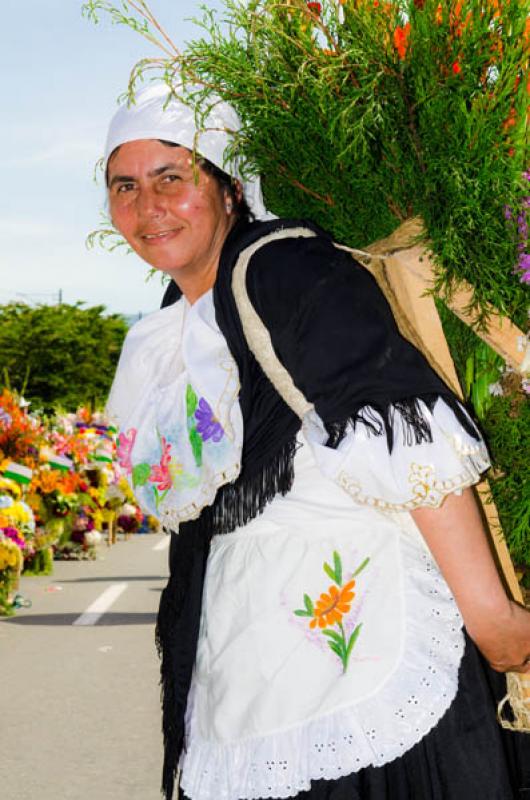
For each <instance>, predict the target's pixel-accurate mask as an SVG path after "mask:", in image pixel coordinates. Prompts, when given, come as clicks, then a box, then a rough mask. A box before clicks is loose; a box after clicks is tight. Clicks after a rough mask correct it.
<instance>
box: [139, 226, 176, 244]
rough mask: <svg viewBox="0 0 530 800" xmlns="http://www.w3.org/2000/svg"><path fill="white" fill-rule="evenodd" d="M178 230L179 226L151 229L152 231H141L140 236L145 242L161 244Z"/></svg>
mask: <svg viewBox="0 0 530 800" xmlns="http://www.w3.org/2000/svg"><path fill="white" fill-rule="evenodd" d="M180 231H181V228H171V229H169V230H166V231H153V232H152V233H143V234H142V236H141V238H142V239H143V241H144V242H146V243H147V244H163V243H164V242H167V241H168V240H169V239H172V238H173V237H174V236H176V235H177V234H178V233H180Z"/></svg>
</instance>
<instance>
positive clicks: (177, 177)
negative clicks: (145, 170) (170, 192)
mask: <svg viewBox="0 0 530 800" xmlns="http://www.w3.org/2000/svg"><path fill="white" fill-rule="evenodd" d="M178 180H180V175H175V174H173V173H171V172H170V173H169V174H167V175H164V176H163V178H162V183H175V181H178Z"/></svg>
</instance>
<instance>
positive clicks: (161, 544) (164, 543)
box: [153, 533, 171, 550]
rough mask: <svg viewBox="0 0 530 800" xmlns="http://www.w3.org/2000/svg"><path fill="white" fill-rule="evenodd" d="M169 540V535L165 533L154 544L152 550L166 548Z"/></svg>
mask: <svg viewBox="0 0 530 800" xmlns="http://www.w3.org/2000/svg"><path fill="white" fill-rule="evenodd" d="M170 540H171V536H168V534H167V533H166V534H165V536H164V538H163V539H160V541H159V542H158V544H155V546H154V547H153V550H167V549H168V547H169V542H170Z"/></svg>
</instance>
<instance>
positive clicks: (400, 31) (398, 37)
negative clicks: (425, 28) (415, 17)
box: [394, 22, 410, 60]
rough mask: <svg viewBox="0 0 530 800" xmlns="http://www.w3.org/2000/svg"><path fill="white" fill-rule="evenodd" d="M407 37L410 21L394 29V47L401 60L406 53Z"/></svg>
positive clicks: (408, 35)
mask: <svg viewBox="0 0 530 800" xmlns="http://www.w3.org/2000/svg"><path fill="white" fill-rule="evenodd" d="M409 37H410V22H407V24H406V25H403V26H401V25H398V26H397V28H396V30H395V31H394V47H395V48H396V50H397V52H398V56H399V57H400V59H401V60H403V59H404V58H405V56H406V55H407V49H408V46H409Z"/></svg>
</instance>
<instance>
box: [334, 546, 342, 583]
mask: <svg viewBox="0 0 530 800" xmlns="http://www.w3.org/2000/svg"><path fill="white" fill-rule="evenodd" d="M333 566H334V567H335V580H336V582H337V583H338V585H339V586H342V561H341V559H340V556H339V554H338V553H337V551H336V550H334V551H333Z"/></svg>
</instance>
